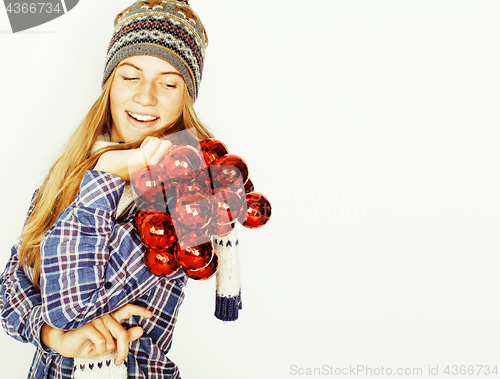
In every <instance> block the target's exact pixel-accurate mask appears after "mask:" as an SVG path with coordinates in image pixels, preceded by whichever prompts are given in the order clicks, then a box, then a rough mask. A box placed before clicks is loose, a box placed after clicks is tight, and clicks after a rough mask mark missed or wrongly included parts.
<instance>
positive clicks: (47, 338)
mask: <svg viewBox="0 0 500 379" xmlns="http://www.w3.org/2000/svg"><path fill="white" fill-rule="evenodd" d="M134 315H136V316H142V317H144V318H149V317H151V316H152V313H151V312H150V311H148V310H147V309H145V308H143V307H139V306H138V305H134V304H128V305H126V306H124V307H123V308H120V309H119V310H117V311H115V312H112V313H110V314H107V315H104V316H102V317H100V318H98V319H96V320H94V321H91V322H89V323H88V324H85V325H84V326H82V327H81V328H78V329H75V330H69V331H64V330H59V329H54V328H52V327H51V326H50V325H48V324H44V325H43V326H42V331H41V340H42V343H43V344H44V345H46V346H48V347H50V348H52V349H54V350H55V351H57V352H58V353H59V354H61V355H62V356H64V357H67V358H75V357H77V358H94V357H97V356H99V355H103V354H107V353H110V352H112V351H115V350H117V351H118V354H117V356H116V359H115V364H116V365H117V366H118V365H120V364H122V363H123V361H124V360H125V359H126V358H127V355H128V344H129V342H132V341H135V340H137V339H138V338H139V337H141V336H142V333H143V330H142V328H141V327H140V326H135V327H133V328H131V329H128V330H126V329H125V328H124V327H123V326H122V325H121V323H122V322H123V321H124V320H126V319H128V318H130V317H132V316H134Z"/></svg>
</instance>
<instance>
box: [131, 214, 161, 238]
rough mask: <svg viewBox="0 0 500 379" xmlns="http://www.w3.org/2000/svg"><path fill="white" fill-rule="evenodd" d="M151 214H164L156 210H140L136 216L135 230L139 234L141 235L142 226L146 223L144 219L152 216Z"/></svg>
mask: <svg viewBox="0 0 500 379" xmlns="http://www.w3.org/2000/svg"><path fill="white" fill-rule="evenodd" d="M151 213H162V212H157V211H156V210H155V209H154V208H153V209H150V210H148V209H140V210H138V211H137V212H136V213H135V215H134V229H135V230H136V232H137V234H139V235H140V234H141V224H142V222H143V221H144V218H145V217H146V216H147V215H149V214H151Z"/></svg>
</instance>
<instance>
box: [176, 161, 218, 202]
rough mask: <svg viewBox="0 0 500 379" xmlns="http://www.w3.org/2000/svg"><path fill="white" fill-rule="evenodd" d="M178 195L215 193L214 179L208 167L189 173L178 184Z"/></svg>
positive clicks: (205, 195)
mask: <svg viewBox="0 0 500 379" xmlns="http://www.w3.org/2000/svg"><path fill="white" fill-rule="evenodd" d="M176 191H177V196H178V197H181V196H183V195H188V194H194V193H199V194H201V195H202V196H204V197H210V196H212V195H213V191H212V181H211V180H210V176H209V174H208V170H207V169H206V168H202V169H200V170H196V171H192V172H190V173H189V174H187V175H186V176H185V177H184V179H183V180H182V181H180V182H179V183H178V184H177V186H176Z"/></svg>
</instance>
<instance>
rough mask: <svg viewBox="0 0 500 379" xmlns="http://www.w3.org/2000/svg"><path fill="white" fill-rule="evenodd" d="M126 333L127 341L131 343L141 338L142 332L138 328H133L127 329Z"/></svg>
mask: <svg viewBox="0 0 500 379" xmlns="http://www.w3.org/2000/svg"><path fill="white" fill-rule="evenodd" d="M127 333H128V339H129V341H130V342H132V341H135V340H138V339H139V338H141V337H142V334H143V333H144V330H143V329H142V328H141V327H140V326H134V327H133V328H130V329H128V330H127Z"/></svg>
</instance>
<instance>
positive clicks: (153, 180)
mask: <svg viewBox="0 0 500 379" xmlns="http://www.w3.org/2000/svg"><path fill="white" fill-rule="evenodd" d="M169 185H170V183H169V181H167V175H166V174H165V171H164V170H163V169H162V168H161V167H159V166H155V165H149V166H145V167H143V168H141V169H140V170H139V171H137V173H136V174H135V175H134V177H133V179H132V186H133V188H134V191H135V193H136V194H137V195H138V196H140V197H141V199H142V200H144V201H146V202H148V203H159V204H164V203H165V194H166V193H167V192H168V191H169V190H170V187H169ZM167 187H168V188H167Z"/></svg>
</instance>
